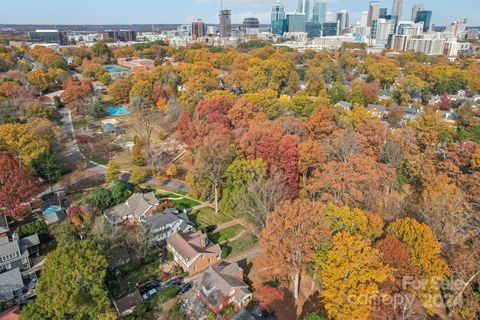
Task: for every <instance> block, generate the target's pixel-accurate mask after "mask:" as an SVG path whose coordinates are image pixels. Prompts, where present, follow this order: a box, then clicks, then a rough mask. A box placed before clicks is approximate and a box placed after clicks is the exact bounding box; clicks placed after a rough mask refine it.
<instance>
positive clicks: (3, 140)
mask: <svg viewBox="0 0 480 320" xmlns="http://www.w3.org/2000/svg"><path fill="white" fill-rule="evenodd" d="M49 148H50V145H49V143H48V140H47V139H46V137H44V135H43V134H42V133H41V132H38V131H37V129H36V128H35V126H33V125H32V124H18V123H15V124H4V125H1V126H0V150H5V151H8V152H10V153H12V154H13V155H15V157H17V158H19V159H21V160H22V161H23V163H25V164H26V165H28V164H30V162H32V160H34V159H36V158H37V157H38V156H39V155H41V154H42V153H45V152H47V151H48V150H49Z"/></svg>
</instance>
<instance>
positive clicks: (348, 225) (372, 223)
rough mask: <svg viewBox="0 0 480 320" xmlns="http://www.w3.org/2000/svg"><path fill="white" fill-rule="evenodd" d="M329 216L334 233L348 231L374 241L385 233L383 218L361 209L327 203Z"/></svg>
mask: <svg viewBox="0 0 480 320" xmlns="http://www.w3.org/2000/svg"><path fill="white" fill-rule="evenodd" d="M327 217H328V218H329V220H330V222H331V224H332V231H333V232H334V233H336V232H339V231H348V232H349V233H351V234H358V235H360V236H361V237H363V238H364V239H366V240H369V241H373V240H374V239H376V238H378V237H380V236H381V235H382V233H383V220H382V218H380V217H379V216H377V215H375V214H373V213H370V212H364V211H362V210H360V209H356V208H355V209H350V208H349V207H338V206H336V205H333V204H329V205H327Z"/></svg>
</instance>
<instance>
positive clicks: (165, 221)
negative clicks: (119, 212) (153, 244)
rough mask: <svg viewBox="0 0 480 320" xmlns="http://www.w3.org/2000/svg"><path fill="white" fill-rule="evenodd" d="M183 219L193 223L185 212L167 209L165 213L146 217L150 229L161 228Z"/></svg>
mask: <svg viewBox="0 0 480 320" xmlns="http://www.w3.org/2000/svg"><path fill="white" fill-rule="evenodd" d="M179 220H180V221H182V222H185V223H187V224H191V223H190V220H189V219H188V216H187V215H186V214H185V213H183V212H182V213H179V214H174V213H172V212H171V211H168V210H165V211H164V212H163V213H159V214H154V215H152V216H150V217H148V218H146V219H145V223H146V224H147V225H148V227H149V228H150V230H155V229H161V228H162V227H167V226H169V225H171V224H174V223H175V222H177V221H179Z"/></svg>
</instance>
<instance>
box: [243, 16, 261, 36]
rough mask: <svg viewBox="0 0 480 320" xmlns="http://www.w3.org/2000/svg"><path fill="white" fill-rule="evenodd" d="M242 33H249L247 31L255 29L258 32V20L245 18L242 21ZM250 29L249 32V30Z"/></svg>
mask: <svg viewBox="0 0 480 320" xmlns="http://www.w3.org/2000/svg"><path fill="white" fill-rule="evenodd" d="M242 27H243V32H245V33H249V31H252V30H251V29H256V30H257V31H258V28H260V22H259V21H258V18H253V17H251V18H245V19H243V26H242ZM249 29H250V30H249Z"/></svg>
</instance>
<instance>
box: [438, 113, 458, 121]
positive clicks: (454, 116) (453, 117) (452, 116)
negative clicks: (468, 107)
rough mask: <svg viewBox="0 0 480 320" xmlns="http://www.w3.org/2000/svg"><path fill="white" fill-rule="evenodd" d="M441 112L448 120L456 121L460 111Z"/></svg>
mask: <svg viewBox="0 0 480 320" xmlns="http://www.w3.org/2000/svg"><path fill="white" fill-rule="evenodd" d="M440 114H441V115H442V118H443V119H444V120H445V121H447V122H456V121H457V120H458V113H456V112H455V111H440Z"/></svg>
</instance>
